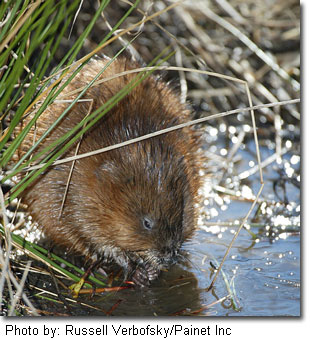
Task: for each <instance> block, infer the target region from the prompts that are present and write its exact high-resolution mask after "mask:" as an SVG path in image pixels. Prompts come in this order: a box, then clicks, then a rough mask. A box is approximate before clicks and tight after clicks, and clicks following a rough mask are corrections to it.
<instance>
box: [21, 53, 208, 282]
mask: <svg viewBox="0 0 310 340" xmlns="http://www.w3.org/2000/svg"><path fill="white" fill-rule="evenodd" d="M107 61H108V59H106V58H103V59H99V60H93V61H91V62H90V63H89V64H88V65H86V66H85V67H84V68H83V70H82V71H81V72H80V73H79V74H78V75H77V76H76V77H75V78H74V80H73V81H72V82H71V83H70V84H69V85H68V86H67V87H66V89H65V90H64V92H63V93H62V94H64V93H68V92H70V91H72V90H74V89H76V88H80V87H83V86H85V85H86V84H87V83H89V82H90V81H91V80H92V79H93V77H94V76H95V75H96V74H97V73H98V72H99V71H100V70H101V69H102V68H103V67H104V65H105V64H106V63H107ZM137 67H139V65H137V64H135V63H133V62H130V61H129V60H128V59H124V58H120V59H118V60H116V61H115V62H113V63H112V64H111V66H110V67H109V68H108V69H107V70H106V71H105V72H104V73H103V75H102V76H101V77H100V78H105V77H109V76H111V75H113V74H116V73H120V72H123V71H124V70H127V69H132V68H137ZM135 76H136V74H129V75H126V76H123V77H119V78H117V79H114V80H111V81H108V82H106V83H103V84H102V85H99V86H95V87H92V88H90V89H89V90H88V91H87V93H86V94H85V95H84V98H91V99H93V100H94V102H93V106H92V110H93V111H94V110H96V109H97V108H98V107H99V106H101V105H102V104H103V103H104V102H106V101H107V100H108V99H109V98H111V97H112V96H113V95H114V94H116V93H117V92H118V91H119V90H121V89H122V88H123V87H124V86H125V85H126V84H127V83H128V82H129V81H130V80H132V79H133V78H134V77H135ZM69 98H70V99H73V98H74V96H71V97H69ZM69 98H68V97H66V98H65V99H69ZM67 105H68V104H67V103H53V104H52V105H50V106H49V107H48V109H46V110H45V111H44V112H43V114H42V115H41V117H40V118H39V120H38V122H37V125H36V132H35V134H36V137H37V138H38V136H41V135H42V133H43V132H44V131H45V130H46V129H47V128H48V127H49V126H50V125H51V124H52V122H54V121H55V119H56V118H57V117H59V115H60V114H61V113H62V112H63V110H64V109H65V108H66V107H67ZM89 107H90V103H88V102H84V103H77V104H75V106H74V107H73V108H72V110H71V111H70V112H69V113H68V115H67V117H66V118H65V119H63V120H62V121H61V123H60V124H59V125H58V126H57V127H56V128H55V129H54V130H53V132H52V133H51V134H50V135H49V136H48V138H47V139H46V140H45V141H44V142H43V143H42V145H41V146H40V149H41V148H43V147H44V146H46V145H47V144H48V143H50V142H52V141H54V140H56V139H57V138H59V137H60V136H61V135H63V134H64V133H66V132H67V131H69V130H70V129H71V128H72V127H73V126H75V125H76V124H77V123H79V122H80V121H81V119H83V118H84V117H85V115H86V114H87V113H88V111H89ZM30 118H31V117H28V119H27V121H29V119H30ZM190 119H191V117H190V113H189V111H187V110H186V108H185V107H184V105H182V104H180V102H179V100H178V97H177V96H176V95H175V94H174V93H173V92H172V91H171V90H170V89H169V88H168V87H167V86H166V85H165V84H164V83H163V82H162V81H160V80H158V79H156V78H155V77H153V76H151V77H149V78H147V79H146V80H144V81H143V82H142V83H141V84H140V85H138V86H137V87H136V88H135V89H133V90H132V91H131V92H130V93H129V94H128V95H127V96H126V97H125V98H124V99H123V100H122V101H121V102H119V103H118V104H117V105H116V106H115V107H114V108H113V109H112V110H110V111H109V112H108V113H107V114H106V116H105V117H104V118H103V119H102V120H101V121H100V122H99V123H98V124H97V125H96V126H95V128H93V129H92V130H91V131H90V132H88V133H87V134H86V135H85V136H84V137H83V139H82V142H81V145H80V148H79V154H81V153H85V152H89V151H92V150H96V149H98V148H103V147H105V146H109V145H112V144H116V143H120V142H122V141H125V140H128V139H131V138H135V137H138V136H142V135H144V134H148V133H151V132H154V131H157V130H160V129H163V128H166V127H170V126H173V125H176V124H180V123H182V122H186V121H189V120H190ZM27 121H26V122H27ZM33 135H34V134H33V133H31V134H29V136H28V137H27V139H26V140H25V142H24V145H23V148H22V152H24V151H25V150H26V149H28V148H29V146H30V145H31V144H32V142H33ZM198 148H199V138H198V137H197V133H196V132H195V130H193V129H192V128H183V129H181V130H177V131H174V132H170V133H168V134H165V135H161V136H158V137H154V138H151V139H148V140H145V141H142V142H139V143H134V144H131V145H129V146H125V147H122V148H119V149H116V150H113V151H110V152H105V153H101V154H98V155H96V156H92V157H87V158H84V159H81V160H78V161H76V163H75V166H74V170H73V175H72V178H71V182H70V185H69V190H68V195H67V198H66V202H65V206H64V209H63V212H62V214H61V217H60V218H59V214H60V207H61V202H62V199H63V195H64V192H65V187H66V182H67V179H68V174H69V170H70V167H71V163H65V164H62V165H58V166H55V167H52V168H50V169H49V170H48V171H46V172H45V173H44V174H43V175H41V176H40V177H39V179H38V180H37V181H36V182H35V183H34V184H33V185H32V186H31V187H30V188H29V189H28V190H27V191H26V192H25V194H24V200H25V201H26V203H27V204H28V206H29V210H30V212H31V214H32V215H33V217H34V219H35V221H37V222H38V223H39V224H40V225H41V226H42V227H43V230H44V232H45V234H46V235H47V236H48V237H49V238H51V239H52V240H53V241H54V242H56V243H58V244H62V245H64V246H66V247H68V248H70V249H71V250H73V251H74V252H77V253H81V254H84V255H91V254H94V253H99V254H102V255H103V256H104V257H105V258H109V257H110V258H112V259H113V260H114V261H116V262H117V263H118V264H119V265H121V266H122V267H123V268H125V271H126V272H128V273H130V274H132V276H133V279H134V281H135V282H137V283H138V284H140V285H144V284H147V283H148V282H149V281H150V280H153V279H155V278H156V277H157V276H158V273H159V270H160V269H161V268H163V267H165V266H167V265H168V264H169V263H171V262H174V261H175V259H176V258H177V257H178V252H179V249H180V247H181V245H182V244H183V242H184V241H185V240H187V239H188V238H190V237H191V236H192V234H193V232H194V229H195V225H196V220H197V213H196V208H195V205H196V203H198V188H199V186H200V179H199V168H200V160H201V159H200V154H199V151H198ZM74 150H75V147H73V148H72V149H71V150H70V152H67V154H66V155H65V156H68V155H72V154H74ZM145 221H146V222H145ZM150 226H151V228H147V227H150Z"/></svg>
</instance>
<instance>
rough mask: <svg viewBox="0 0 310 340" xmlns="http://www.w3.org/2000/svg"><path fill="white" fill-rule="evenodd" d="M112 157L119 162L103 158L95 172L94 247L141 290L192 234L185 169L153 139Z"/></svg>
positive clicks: (175, 257) (180, 158)
mask: <svg viewBox="0 0 310 340" xmlns="http://www.w3.org/2000/svg"><path fill="white" fill-rule="evenodd" d="M113 156H114V157H115V156H118V157H121V158H122V159H121V160H120V159H117V161H116V160H115V159H114V160H113V159H112V158H111V159H107V160H105V161H104V162H103V163H102V164H100V166H99V167H97V170H96V178H97V180H98V182H97V183H96V185H95V186H94V192H95V194H96V197H97V199H98V202H99V204H97V208H98V213H97V216H98V217H99V218H100V220H101V223H102V225H103V227H102V229H101V230H100V229H97V230H96V233H97V237H96V243H97V244H98V242H99V244H100V242H102V243H101V244H102V245H103V252H107V249H109V250H108V251H109V256H112V257H113V258H114V260H115V261H116V262H117V263H118V264H120V265H122V266H123V267H124V269H125V271H126V272H127V274H128V275H130V276H131V277H132V279H133V281H134V282H135V283H136V284H138V285H140V286H144V285H147V284H148V283H149V282H150V281H152V280H154V279H156V278H157V276H158V275H159V272H160V270H161V269H163V268H167V267H168V266H169V265H171V264H173V263H175V262H176V261H177V260H178V258H179V257H180V255H179V254H180V253H179V251H180V248H181V246H182V244H183V242H184V241H185V240H186V239H188V238H189V237H190V236H191V235H192V233H193V231H194V224H195V218H194V215H195V213H194V198H193V197H192V195H193V194H192V189H191V183H190V180H191V179H190V178H189V177H190V176H189V173H188V166H187V164H186V160H185V159H184V157H183V156H182V155H180V154H177V153H176V151H175V150H170V149H169V148H166V149H165V148H163V147H162V145H160V147H158V148H156V144H155V143H154V140H153V141H152V143H144V144H143V145H139V144H136V145H134V146H130V150H128V152H124V150H122V152H121V153H120V152H118V153H116V152H115V153H114V155H113ZM100 240H101V241H100ZM111 249H112V250H111Z"/></svg>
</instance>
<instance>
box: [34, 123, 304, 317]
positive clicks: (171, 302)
mask: <svg viewBox="0 0 310 340" xmlns="http://www.w3.org/2000/svg"><path fill="white" fill-rule="evenodd" d="M213 129H214V128H213ZM222 130H223V134H224V133H225V129H222ZM219 131H220V130H218V132H217V133H214V132H215V131H214V130H213V131H212V133H211V134H210V131H207V132H208V136H210V135H213V137H212V138H209V140H208V151H211V152H213V153H214V154H215V155H217V156H218V157H220V158H216V157H215V158H214V159H211V160H210V164H209V166H210V167H211V168H213V174H216V175H213V177H212V181H211V182H210V181H209V182H208V181H207V184H206V186H205V188H204V195H205V200H204V207H203V214H202V217H201V218H200V221H199V229H198V231H197V233H196V235H195V237H194V238H193V239H192V240H191V241H190V242H188V243H187V244H185V246H184V251H185V252H187V256H188V259H189V261H188V262H186V263H182V264H178V265H176V266H174V267H173V268H171V269H170V270H169V271H168V272H163V273H162V275H161V276H160V278H159V280H156V281H155V282H154V283H153V284H152V285H151V286H150V287H149V288H146V289H134V288H129V289H126V290H121V291H115V292H109V293H101V294H95V295H94V296H91V295H90V294H88V295H80V296H79V297H78V299H77V301H78V303H71V302H70V301H68V303H69V305H70V311H68V310H67V309H66V308H64V306H63V303H61V302H54V303H51V302H50V301H46V300H44V299H42V298H41V297H35V296H34V294H36V293H38V290H37V289H36V288H32V290H30V291H31V298H32V301H33V302H34V304H35V305H36V306H37V308H39V309H40V310H44V311H46V312H47V313H50V314H57V313H59V314H60V315H63V314H65V315H107V314H108V315H116V316H153V315H207V316H299V315H300V221H299V215H300V190H299V183H300V177H299V176H300V159H299V154H298V153H299V150H298V147H297V148H294V147H293V148H292V149H291V151H290V152H287V153H286V154H285V155H284V156H283V157H282V162H280V163H279V164H277V163H276V162H273V163H272V164H270V165H268V166H267V167H266V168H265V169H264V172H263V173H264V180H265V187H264V190H263V192H262V195H261V197H260V201H259V204H257V205H256V206H255V208H254V209H253V211H252V213H251V214H250V218H249V220H248V225H247V228H248V229H249V230H245V229H242V230H241V232H240V234H239V235H238V237H237V240H236V242H235V243H234V245H233V247H232V249H231V251H230V253H229V255H228V257H227V259H226V261H225V263H224V265H223V268H222V271H221V272H220V273H219V275H218V278H217V280H216V282H215V285H214V287H213V289H211V290H210V291H208V290H207V288H208V287H209V285H210V283H211V281H212V279H213V277H214V275H215V270H216V268H218V266H219V263H220V262H221V260H222V258H223V256H224V254H225V251H226V249H227V247H228V245H229V243H230V241H231V239H232V238H233V236H234V234H235V232H236V231H237V229H238V225H240V222H241V221H242V219H243V218H244V217H245V215H246V214H247V212H248V211H249V209H250V206H251V204H252V202H253V199H254V197H255V195H256V193H257V192H258V190H259V188H260V181H259V174H258V172H256V173H254V174H253V175H251V176H249V177H248V178H246V179H244V180H240V176H239V175H240V174H241V173H244V171H246V170H248V169H250V168H251V167H253V166H254V164H255V146H254V143H253V141H252V139H249V140H248V141H247V143H246V145H245V146H244V147H241V149H240V150H239V151H238V152H236V154H235V155H234V156H233V159H234V164H233V165H231V164H229V165H228V167H227V168H226V169H225V170H223V161H222V158H221V157H224V156H225V157H226V155H225V150H226V149H225V146H226V145H227V143H226V139H221V138H220V137H221V136H220V132H219ZM226 131H227V129H226ZM232 133H233V134H234V135H237V133H238V131H237V130H236V131H234V130H233V131H232ZM226 137H227V136H225V138H226ZM228 137H229V138H230V140H231V139H232V136H228ZM283 143H284V144H285V143H286V141H285V140H283ZM287 145H288V146H289V143H287ZM291 145H292V143H291ZM296 146H298V144H296ZM230 149H231V147H230V148H228V150H230ZM273 153H274V144H273V145H272V146H271V147H270V145H269V144H268V143H265V146H262V147H261V156H262V160H264V159H267V158H268V157H270V156H271V155H272V154H273ZM223 159H224V158H223ZM224 168H225V167H224ZM238 176H239V177H238ZM211 185H213V186H211ZM221 188H224V189H225V190H226V191H227V192H226V194H225V195H223V194H222V193H221V190H222V189H221ZM240 196H244V197H245V198H247V199H246V200H241V199H240ZM61 280H62V281H63V282H64V283H65V284H70V283H69V282H68V283H67V282H66V280H63V279H61ZM29 283H30V284H32V283H33V287H34V286H35V287H41V288H44V289H46V290H47V291H49V292H51V293H53V294H55V293H56V290H55V284H54V283H53V281H52V280H51V279H50V276H43V275H38V276H36V275H35V274H31V275H29ZM71 283H72V282H71ZM60 289H61V292H62V294H63V296H64V297H66V298H71V297H70V295H68V293H67V291H66V290H64V289H62V287H61V286H60ZM40 294H41V293H40ZM43 296H46V297H48V298H50V297H51V295H49V294H43ZM52 298H53V299H56V300H57V296H56V298H55V296H53V297H52Z"/></svg>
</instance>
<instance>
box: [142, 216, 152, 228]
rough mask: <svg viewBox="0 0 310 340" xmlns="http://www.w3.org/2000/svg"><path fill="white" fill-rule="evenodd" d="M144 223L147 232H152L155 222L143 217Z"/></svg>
mask: <svg viewBox="0 0 310 340" xmlns="http://www.w3.org/2000/svg"><path fill="white" fill-rule="evenodd" d="M142 223H143V227H144V228H145V229H147V230H151V229H152V228H153V225H154V222H153V221H152V220H151V219H150V218H148V217H143V220H142Z"/></svg>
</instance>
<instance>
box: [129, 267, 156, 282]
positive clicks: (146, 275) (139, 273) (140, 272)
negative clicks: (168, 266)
mask: <svg viewBox="0 0 310 340" xmlns="http://www.w3.org/2000/svg"><path fill="white" fill-rule="evenodd" d="M158 274H159V270H158V269H156V268H155V267H153V266H152V265H150V264H145V265H142V266H139V267H138V268H137V269H136V270H135V272H134V274H133V276H132V281H133V282H134V283H135V284H136V285H137V286H139V287H145V286H149V285H150V282H151V281H153V280H155V279H157V277H158Z"/></svg>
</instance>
